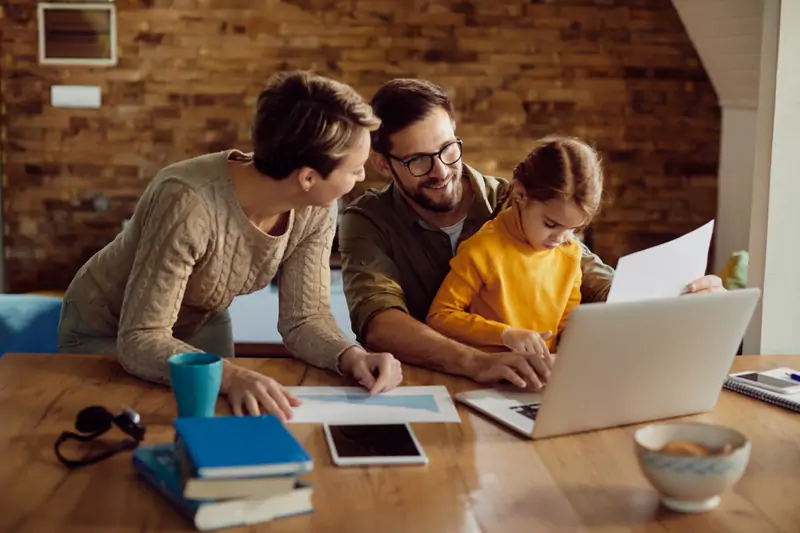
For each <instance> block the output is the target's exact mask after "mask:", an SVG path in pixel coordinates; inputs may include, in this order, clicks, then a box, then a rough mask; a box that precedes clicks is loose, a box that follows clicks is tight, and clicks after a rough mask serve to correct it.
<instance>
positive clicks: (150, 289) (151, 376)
mask: <svg viewBox="0 0 800 533" xmlns="http://www.w3.org/2000/svg"><path fill="white" fill-rule="evenodd" d="M229 157H230V158H234V159H243V158H244V157H245V156H244V155H243V154H242V153H241V152H238V151H235V150H232V151H225V152H219V153H213V154H209V155H204V156H200V157H196V158H193V159H189V160H186V161H181V162H179V163H176V164H173V165H171V166H168V167H166V168H164V169H163V170H161V171H160V172H159V173H158V174H157V175H156V177H155V178H154V180H153V181H152V183H151V184H150V185H149V186H148V187H147V189H146V190H145V192H144V193H143V195H142V197H141V199H140V200H139V203H138V205H137V207H136V210H135V212H134V215H133V217H132V218H131V221H130V224H129V225H128V226H127V227H126V228H125V230H124V231H123V232H122V233H120V234H119V235H118V236H117V238H116V239H115V240H114V241H113V242H111V243H109V244H108V245H107V246H106V247H105V248H103V249H102V250H101V251H99V252H98V253H97V254H95V255H94V256H93V257H92V258H91V259H90V260H89V261H88V262H87V263H86V264H85V265H84V266H83V267H82V268H81V269H80V270H79V271H78V273H77V275H76V277H75V279H74V280H73V282H72V283H71V284H70V287H69V289H68V290H67V294H66V296H67V297H68V298H70V299H71V300H72V301H73V302H74V305H75V306H76V308H77V309H78V311H79V313H80V315H81V317H82V319H83V320H82V322H83V329H85V330H86V332H87V333H88V334H90V335H96V336H99V337H111V338H114V337H116V338H117V350H118V356H119V361H120V363H121V364H122V366H123V367H124V368H125V369H126V370H127V371H128V372H130V373H131V374H134V375H137V376H139V377H141V378H144V379H147V380H151V381H156V382H161V383H168V382H169V368H168V363H167V359H168V358H169V356H170V355H172V354H176V353H181V352H187V351H197V348H196V347H193V346H190V345H188V344H186V343H185V342H183V341H181V340H178V339H177V338H175V336H173V330H174V331H175V333H176V335H178V336H180V337H183V338H188V337H189V336H190V335H192V334H193V333H194V332H195V331H197V330H198V329H199V327H200V326H201V325H202V324H203V322H204V321H205V320H207V319H209V318H210V317H211V316H212V315H213V313H214V312H219V311H223V310H225V309H227V308H228V306H229V305H230V304H231V301H232V300H233V298H234V297H235V296H237V295H241V294H248V293H251V292H254V291H257V290H259V289H262V288H264V287H266V286H267V285H268V284H269V283H270V281H271V280H272V279H273V277H274V276H275V274H276V273H277V271H278V267H281V273H280V278H279V281H280V283H279V285H280V289H279V302H280V305H279V318H278V330H279V332H280V333H281V335H282V337H283V341H284V344H285V345H286V346H287V348H288V349H289V350H290V351H291V352H292V353H293V354H294V355H295V356H297V357H298V358H300V359H303V360H305V361H307V362H309V363H311V364H313V365H316V366H319V367H323V368H328V369H332V370H336V368H337V363H338V357H339V355H341V353H342V352H343V351H344V350H345V349H347V348H348V347H349V346H352V345H354V343H353V342H352V341H351V340H350V339H349V338H348V337H347V336H346V335H345V334H344V333H343V332H342V331H341V330H340V329H339V327H338V326H337V324H336V322H335V320H334V319H333V316H332V315H331V312H330V303H329V299H330V262H329V261H330V249H331V244H332V242H333V236H334V232H335V220H334V217H333V216H332V214H331V210H330V209H328V208H319V207H307V208H304V209H301V210H297V211H292V212H291V214H290V218H289V222H288V226H287V229H286V231H285V232H284V233H283V235H281V236H277V237H275V236H270V235H267V234H265V233H263V232H262V231H260V230H259V229H258V228H256V227H255V226H254V225H253V224H252V223H251V222H250V220H249V219H248V218H247V217H246V215H245V213H244V211H243V210H242V208H241V207H240V205H239V203H238V201H237V200H236V196H235V192H234V186H233V181H232V180H231V177H230V173H229V172H228V166H227V159H228V158H229Z"/></svg>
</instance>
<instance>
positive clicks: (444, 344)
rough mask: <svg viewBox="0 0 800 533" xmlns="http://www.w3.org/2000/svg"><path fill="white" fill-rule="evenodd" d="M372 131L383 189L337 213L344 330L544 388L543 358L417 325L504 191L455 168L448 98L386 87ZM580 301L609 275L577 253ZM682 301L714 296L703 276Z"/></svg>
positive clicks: (447, 368) (470, 373) (404, 86)
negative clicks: (484, 348) (483, 346)
mask: <svg viewBox="0 0 800 533" xmlns="http://www.w3.org/2000/svg"><path fill="white" fill-rule="evenodd" d="M371 104H372V107H373V109H374V110H375V113H376V115H377V116H378V117H379V118H380V119H381V126H380V128H379V129H378V130H376V131H374V132H372V153H371V162H372V164H373V166H374V167H375V169H376V170H377V171H378V172H379V173H380V174H381V175H382V176H384V177H386V178H390V179H391V180H392V183H391V184H390V185H389V186H387V187H386V188H384V189H382V190H379V191H376V190H370V191H368V192H366V193H365V194H364V195H363V196H361V197H360V198H358V199H356V200H355V201H354V202H353V203H352V204H350V205H349V206H348V207H347V208H346V209H345V210H344V211H343V213H342V216H341V220H340V226H339V250H340V252H341V254H342V269H343V278H344V290H345V295H346V297H347V303H348V307H349V308H350V318H351V322H352V325H353V329H354V331H355V333H356V335H357V337H358V338H359V340H360V341H361V342H362V343H364V344H365V345H366V346H367V347H368V348H369V349H371V350H377V351H384V352H391V353H392V354H394V356H395V357H396V358H398V359H400V360H401V361H402V362H404V363H408V364H414V365H418V366H423V367H427V368H432V369H436V370H440V371H444V372H448V373H451V374H458V375H462V376H466V377H469V378H471V379H473V380H475V381H477V382H481V383H490V382H495V381H500V380H507V381H509V382H511V383H514V384H516V385H518V386H520V387H526V386H527V387H529V388H531V389H533V390H536V389H539V388H541V387H542V386H543V385H544V383H545V382H546V381H547V378H548V376H549V370H550V367H551V365H552V362H553V359H552V357H551V356H550V354H548V353H544V354H539V355H537V354H520V353H504V354H497V353H492V354H489V353H484V352H481V351H479V350H476V349H475V348H472V347H468V346H465V345H463V344H460V343H458V342H456V341H454V340H452V339H449V338H447V337H445V336H443V335H441V334H439V333H438V332H436V331H434V330H433V329H431V328H430V327H428V326H427V325H426V324H425V322H424V321H425V317H426V315H427V313H428V308H429V307H430V304H431V301H432V300H433V298H434V296H435V295H436V292H437V290H438V288H439V285H440V284H441V283H442V281H443V280H444V278H445V276H446V275H447V272H448V270H449V262H450V259H451V258H452V257H453V254H454V252H455V249H456V247H457V245H458V243H460V242H461V241H463V240H464V239H467V238H468V237H470V236H472V235H473V234H474V233H475V232H476V231H477V230H478V229H480V227H481V226H482V225H483V224H484V223H485V222H486V221H487V220H489V219H490V218H492V217H493V216H494V215H495V214H496V213H497V212H498V211H499V210H500V209H502V208H503V206H504V204H505V201H506V199H507V197H508V195H509V193H510V191H511V184H510V183H509V182H508V181H506V180H503V179H498V178H493V177H490V176H483V175H481V174H480V173H479V172H478V171H477V170H475V169H474V168H472V167H470V166H469V165H467V164H465V163H463V162H462V142H461V140H460V139H459V138H458V137H456V134H455V120H454V110H453V105H452V103H451V101H450V99H449V98H448V97H447V95H445V93H444V91H443V90H442V89H441V88H440V87H438V86H437V85H435V84H433V83H430V82H427V81H424V80H419V79H395V80H392V81H390V82H388V83H386V84H385V85H384V86H383V87H381V88H380V89H379V90H378V92H377V93H376V94H375V96H374V97H373V99H372V102H371ZM581 266H582V272H583V282H582V286H581V295H582V301H584V302H596V301H604V300H605V298H606V296H607V295H608V291H609V288H610V286H611V278H612V277H613V275H614V271H613V269H612V268H611V267H609V266H608V265H606V264H604V263H603V262H602V261H601V260H600V258H598V257H597V256H596V255H594V254H593V253H592V252H590V251H589V250H588V248H586V247H585V246H584V247H583V259H582V265H581ZM688 290H689V292H705V291H711V290H722V284H721V280H720V279H719V278H717V277H716V276H706V277H704V278H701V279H699V280H697V281H696V282H694V283H693V284H691V285H690V286H689V287H688Z"/></svg>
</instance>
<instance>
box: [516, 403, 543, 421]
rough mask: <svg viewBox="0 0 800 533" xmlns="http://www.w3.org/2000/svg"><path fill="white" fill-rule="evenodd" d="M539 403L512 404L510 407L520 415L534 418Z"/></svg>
mask: <svg viewBox="0 0 800 533" xmlns="http://www.w3.org/2000/svg"><path fill="white" fill-rule="evenodd" d="M540 405H541V404H539V403H529V404H526V405H514V406H513V407H511V408H510V409H511V410H512V411H516V412H517V413H519V414H521V415H522V416H526V417H528V418H530V419H531V420H536V414H537V413H538V412H539V406H540Z"/></svg>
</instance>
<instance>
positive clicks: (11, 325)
mask: <svg viewBox="0 0 800 533" xmlns="http://www.w3.org/2000/svg"><path fill="white" fill-rule="evenodd" d="M60 314H61V298H58V297H56V296H46V295H39V294H0V357H2V356H3V355H4V354H6V353H9V352H23V353H56V352H58V341H57V333H58V317H59V315H60Z"/></svg>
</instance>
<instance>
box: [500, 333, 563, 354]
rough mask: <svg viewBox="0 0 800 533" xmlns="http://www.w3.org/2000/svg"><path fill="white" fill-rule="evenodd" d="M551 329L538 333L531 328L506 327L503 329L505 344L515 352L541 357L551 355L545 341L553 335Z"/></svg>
mask: <svg viewBox="0 0 800 533" xmlns="http://www.w3.org/2000/svg"><path fill="white" fill-rule="evenodd" d="M552 336H553V334H552V333H550V332H549V331H547V332H545V333H536V332H535V331H531V330H529V329H519V328H511V327H509V328H506V329H505V331H503V335H502V341H503V345H504V346H505V347H506V348H508V349H509V350H511V351H513V352H519V353H532V354H535V355H538V356H540V357H544V356H548V355H550V350H549V349H548V348H547V343H545V342H544V341H545V340H547V339H549V338H550V337H552Z"/></svg>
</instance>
